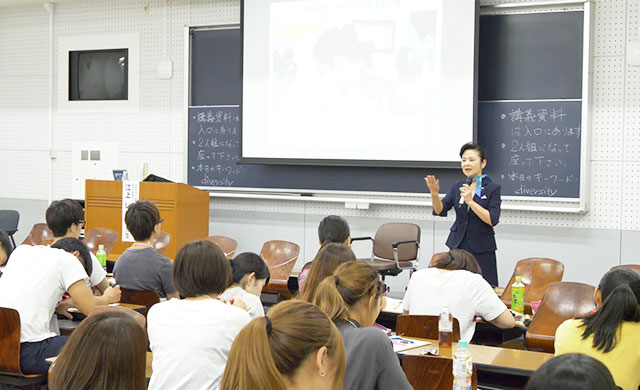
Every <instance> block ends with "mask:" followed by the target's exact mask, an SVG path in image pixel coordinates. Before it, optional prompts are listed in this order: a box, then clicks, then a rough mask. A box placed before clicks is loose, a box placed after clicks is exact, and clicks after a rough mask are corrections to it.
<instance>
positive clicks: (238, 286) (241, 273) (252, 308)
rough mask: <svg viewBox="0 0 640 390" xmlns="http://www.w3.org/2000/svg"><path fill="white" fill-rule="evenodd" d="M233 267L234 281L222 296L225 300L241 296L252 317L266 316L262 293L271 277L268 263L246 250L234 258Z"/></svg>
mask: <svg viewBox="0 0 640 390" xmlns="http://www.w3.org/2000/svg"><path fill="white" fill-rule="evenodd" d="M231 269H232V270H233V282H232V284H231V286H229V288H227V289H226V290H225V292H224V293H223V294H222V295H221V296H220V297H221V298H222V299H224V300H225V301H228V300H230V299H231V298H235V297H240V298H241V299H242V300H243V301H244V303H245V304H246V305H247V308H248V311H249V316H251V318H252V319H253V318H257V317H262V316H264V308H263V307H262V302H261V301H260V294H262V288H263V287H264V286H265V285H266V284H268V283H269V278H270V277H271V274H270V273H269V267H267V264H265V262H264V260H262V259H261V258H260V256H258V255H256V254H255V253H250V252H246V253H241V254H239V255H238V256H236V258H235V259H233V261H232V262H231Z"/></svg>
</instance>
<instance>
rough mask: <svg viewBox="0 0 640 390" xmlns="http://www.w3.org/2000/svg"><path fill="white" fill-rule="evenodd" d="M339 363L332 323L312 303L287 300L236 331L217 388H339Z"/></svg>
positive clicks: (341, 360) (341, 349) (339, 348)
mask: <svg viewBox="0 0 640 390" xmlns="http://www.w3.org/2000/svg"><path fill="white" fill-rule="evenodd" d="M154 358H155V356H154ZM344 366H345V364H344V345H343V344H342V338H341V337H340V333H338V330H337V329H336V326H335V325H334V324H333V323H332V322H331V320H330V319H329V318H327V316H326V315H325V314H324V313H323V312H322V311H320V309H318V308H317V307H316V306H314V305H312V304H310V303H307V302H303V301H300V300H289V301H284V302H281V303H279V304H277V305H275V306H273V307H272V308H271V309H269V316H268V317H267V316H265V317H259V318H255V319H253V320H252V321H251V322H250V323H249V324H248V325H247V326H245V327H244V328H243V329H242V330H241V331H240V333H239V334H238V336H237V337H236V341H235V342H234V343H233V346H232V347H231V353H230V354H229V361H228V362H227V367H226V368H225V370H224V375H223V377H222V384H221V387H220V388H221V389H222V390H255V389H269V390H303V389H304V390H329V389H333V390H338V389H340V390H342V384H343V379H344Z"/></svg>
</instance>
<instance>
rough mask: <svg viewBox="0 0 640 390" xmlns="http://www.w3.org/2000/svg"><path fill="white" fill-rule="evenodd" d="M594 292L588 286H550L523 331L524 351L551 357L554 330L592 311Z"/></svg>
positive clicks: (563, 283)
mask: <svg viewBox="0 0 640 390" xmlns="http://www.w3.org/2000/svg"><path fill="white" fill-rule="evenodd" d="M594 292H595V287H593V286H590V285H588V284H583V283H574V282H556V283H551V284H550V285H549V286H548V287H547V290H546V291H545V292H544V295H543V297H542V302H541V303H540V307H539V308H538V311H537V312H536V315H535V316H534V317H533V320H532V321H531V324H529V329H527V334H526V336H525V344H526V346H527V349H529V350H532V351H542V352H549V353H553V352H554V351H555V349H554V346H553V344H554V342H555V340H556V329H558V326H560V324H562V323H563V322H564V321H566V320H568V319H570V318H576V317H582V316H586V315H587V314H590V313H591V312H593V311H594V310H595V309H596V303H595V301H594V299H593V293H594Z"/></svg>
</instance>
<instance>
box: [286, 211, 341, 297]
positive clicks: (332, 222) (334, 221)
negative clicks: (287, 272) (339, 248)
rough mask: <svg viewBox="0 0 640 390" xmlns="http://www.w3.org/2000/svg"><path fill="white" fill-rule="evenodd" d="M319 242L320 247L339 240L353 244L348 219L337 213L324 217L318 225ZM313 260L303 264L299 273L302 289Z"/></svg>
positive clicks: (339, 241)
mask: <svg viewBox="0 0 640 390" xmlns="http://www.w3.org/2000/svg"><path fill="white" fill-rule="evenodd" d="M318 242H319V243H320V247H322V246H323V245H325V244H330V243H332V242H337V243H339V244H344V245H346V246H350V245H351V231H350V230H349V224H348V223H347V221H346V220H345V219H344V218H342V217H339V216H337V215H329V216H327V217H324V218H323V219H322V221H320V225H318ZM311 264H312V262H311V261H310V262H308V263H306V264H305V265H303V266H302V269H301V270H300V274H298V286H299V289H300V291H302V289H303V286H304V282H305V280H306V279H307V276H308V274H309V270H310V269H311Z"/></svg>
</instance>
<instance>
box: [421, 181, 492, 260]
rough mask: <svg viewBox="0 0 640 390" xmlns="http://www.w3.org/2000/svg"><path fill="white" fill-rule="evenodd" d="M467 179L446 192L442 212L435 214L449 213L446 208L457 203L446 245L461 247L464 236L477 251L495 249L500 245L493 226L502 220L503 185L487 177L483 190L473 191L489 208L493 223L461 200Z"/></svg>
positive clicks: (453, 247) (485, 206)
mask: <svg viewBox="0 0 640 390" xmlns="http://www.w3.org/2000/svg"><path fill="white" fill-rule="evenodd" d="M464 183H465V181H464V180H460V181H458V182H456V183H455V184H454V185H453V186H452V187H451V188H450V189H449V192H447V195H445V197H444V198H443V199H442V205H443V208H442V212H441V213H440V214H436V213H435V211H434V212H433V215H439V216H441V217H446V216H447V211H449V210H450V209H451V207H455V210H456V221H455V222H454V223H453V226H451V231H450V232H449V238H447V246H448V247H449V248H450V249H456V248H459V247H460V244H461V243H462V240H463V239H464V240H465V241H466V243H467V245H468V246H469V248H471V249H472V250H473V252H474V253H485V252H493V251H495V250H496V249H497V247H496V239H495V232H494V231H493V226H495V225H497V224H498V221H499V220H500V204H501V203H502V200H501V199H500V185H498V184H496V183H494V182H493V181H491V180H490V179H488V178H485V179H484V180H483V181H482V194H481V196H480V197H478V195H476V194H474V195H473V200H475V202H476V203H478V204H479V205H480V206H482V207H483V208H485V209H487V210H489V215H490V216H491V224H492V225H493V226H489V225H487V224H486V223H484V221H482V220H481V219H480V218H479V217H478V216H477V215H476V213H474V212H473V210H471V209H468V208H467V204H466V203H462V204H460V203H459V202H460V187H462V185H463V184H464Z"/></svg>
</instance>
